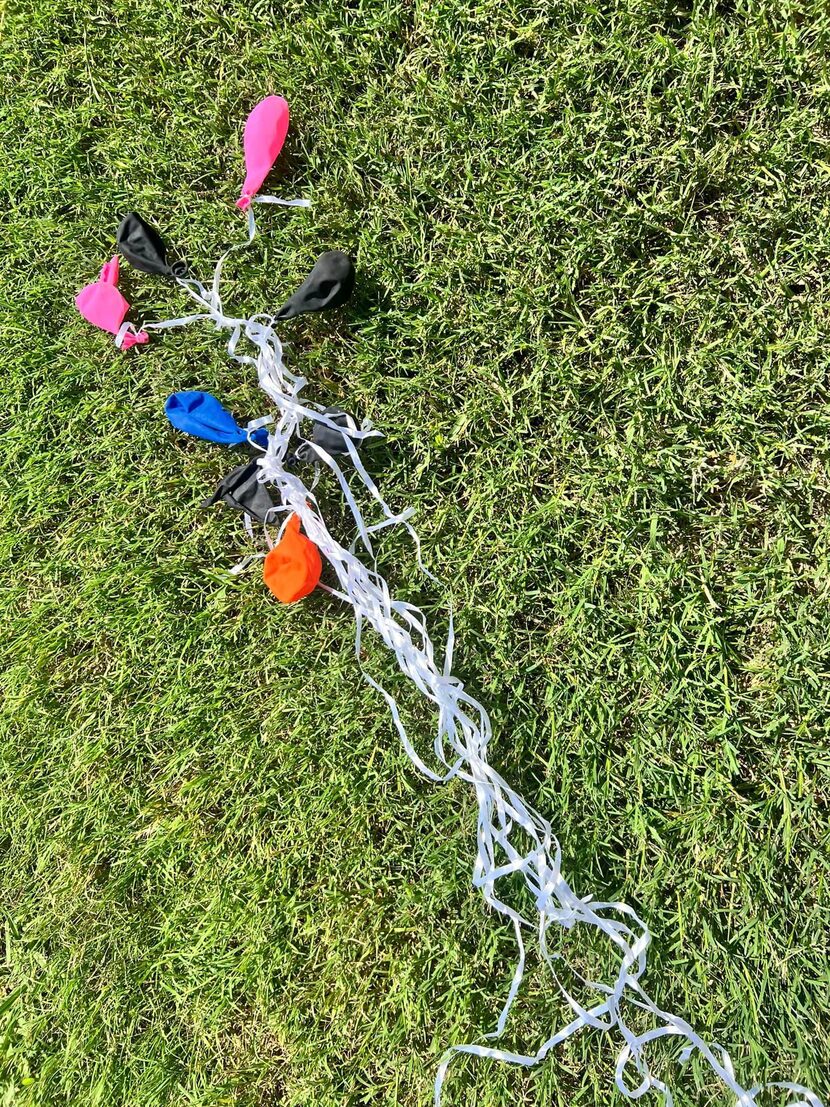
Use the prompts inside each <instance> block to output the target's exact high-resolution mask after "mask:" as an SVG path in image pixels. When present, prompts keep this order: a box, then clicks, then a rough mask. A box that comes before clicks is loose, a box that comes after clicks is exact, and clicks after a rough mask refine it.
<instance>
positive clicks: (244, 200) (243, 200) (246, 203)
mask: <svg viewBox="0 0 830 1107" xmlns="http://www.w3.org/2000/svg"><path fill="white" fill-rule="evenodd" d="M236 206H237V207H238V208H239V210H240V211H247V210H248V208H249V207H250V206H251V197H250V196H249V195H248V194H247V192H243V194H242V195H241V196H240V197H239V199H238V200H237V201H236Z"/></svg>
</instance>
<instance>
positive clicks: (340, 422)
mask: <svg viewBox="0 0 830 1107" xmlns="http://www.w3.org/2000/svg"><path fill="white" fill-rule="evenodd" d="M324 414H325V415H328V417H329V419H331V421H332V422H333V423H336V424H337V426H338V427H346V428H349V427H350V426H351V427H354V426H356V425H357V424H356V423H355V421H354V419H352V418H351V416H349V415H347V414H346V412H345V411H341V410H340V408H339V407H327V408H325V409H324ZM311 441H312V442H313V443H314V444H315V445H316V446H319V447H320V448H321V449H322V450H325V451H326V453H327V454H330V455H331V456H332V457H339V456H343V455H346V454H348V453H349V447H348V446H347V444H346V435H345V434H341V432H340V431H336V430H333V429H332V428H331V427H327V426H325V424H324V423H315V424H314V429H313V430H312V432H311ZM352 441H353V444H354V446H355V448H357V447H358V443H357V442H354V440H352ZM294 457H295V458H296V459H297V461H319V460H320V459H319V456H318V455H317V454H316V453H315V452H314V450H312V449H311V447H310V446H309V444H308V443H307V442H303V443H301V445H300V447H299V449H298V450H297V451H296V453H295V454H294Z"/></svg>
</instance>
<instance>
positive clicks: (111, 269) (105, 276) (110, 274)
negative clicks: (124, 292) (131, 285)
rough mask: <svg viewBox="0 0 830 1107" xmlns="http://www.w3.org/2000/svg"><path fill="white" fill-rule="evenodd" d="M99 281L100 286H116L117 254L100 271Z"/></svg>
mask: <svg viewBox="0 0 830 1107" xmlns="http://www.w3.org/2000/svg"><path fill="white" fill-rule="evenodd" d="M99 280H100V282H101V284H115V285H117V284H118V254H116V255H115V257H114V258H113V259H112V260H111V261H108V262H107V264H106V265H105V266H104V268H103V269H102V270H101V276H100V278H99Z"/></svg>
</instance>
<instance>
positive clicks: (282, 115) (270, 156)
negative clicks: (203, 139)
mask: <svg viewBox="0 0 830 1107" xmlns="http://www.w3.org/2000/svg"><path fill="white" fill-rule="evenodd" d="M286 134H288V104H287V103H286V101H285V100H283V98H282V96H266V98H265V99H264V100H260V102H259V103H258V104H257V106H256V107H255V108H254V110H253V111H252V112H251V114H250V115H249V116H248V119H247V121H246V123H245V137H244V139H243V145H244V147H245V173H246V176H245V183H244V184H243V186H242V195H241V196H240V197H239V199H238V200H237V201H236V206H237V207H238V208H240V209H241V210H242V211H245V209H246V208H247V207H248V206H249V204H250V203H251V200H252V199H253V198H254V196H256V194H257V192H259V190H260V188H261V187H262V182H263V181H264V180H265V178H266V177H267V176H268V174H269V173H270V172H271V166H272V165H273V164H274V162H275V161H276V160H277V158H278V157H279V153H280V150H282V145H283V143H284V142H285V136H286Z"/></svg>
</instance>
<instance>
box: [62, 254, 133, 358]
mask: <svg viewBox="0 0 830 1107" xmlns="http://www.w3.org/2000/svg"><path fill="white" fill-rule="evenodd" d="M118 277H119V269H118V257H117V255H116V257H114V258H112V260H111V261H108V262H107V264H106V265H105V266H104V268H103V269H102V270H101V276H100V277H99V278H98V280H97V281H95V282H94V283H93V284H88V285H87V286H86V288H82V289H81V291H80V292H79V293H78V295H77V296H76V297H75V307H77V309H78V311H79V312H80V313H81V315H83V317H84V319H86V321H87V322H88V323H92V325H93V327H99V328H100V329H101V330H102V331H108V332H109V333H110V334H114V335H115V336H116V341H117V340H118V337H119V335H120V336H121V347H122V349H124V350H129V348H130V347H131V346H137V345H141V344H143V343H144V342H146V341H147V340H148V338H149V337H150V336H149V335H148V334H147V332H146V331H136V330H135V329H134V328H131V329H129V330H127V329H126V328H124V333H123V334H122V333H121V332H122V327H123V326H124V316H125V315H126V314H127V312H128V311H129V310H130V305H129V304H128V302H127V301H126V300H125V299H124V297H123V296H122V295H121V293H120V292H119V291H118Z"/></svg>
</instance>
